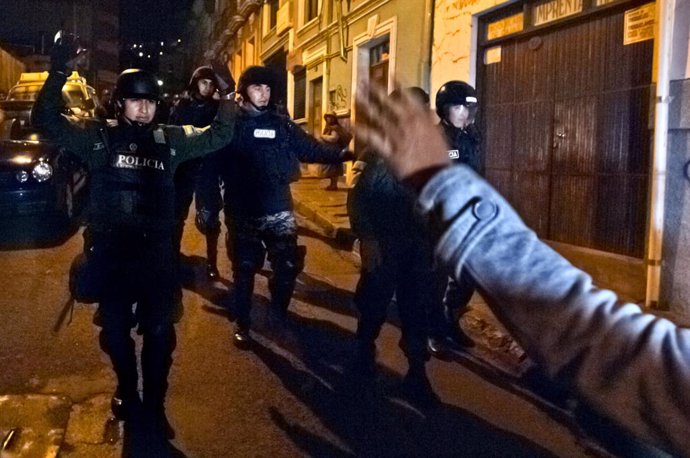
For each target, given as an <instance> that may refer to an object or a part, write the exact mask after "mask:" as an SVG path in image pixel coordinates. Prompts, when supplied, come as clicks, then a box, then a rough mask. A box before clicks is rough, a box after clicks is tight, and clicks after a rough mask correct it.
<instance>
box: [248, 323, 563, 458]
mask: <svg viewBox="0 0 690 458" xmlns="http://www.w3.org/2000/svg"><path fill="white" fill-rule="evenodd" d="M255 330H256V339H255V341H254V343H253V346H252V351H253V352H254V354H255V355H256V356H257V357H258V358H260V359H261V360H262V361H263V363H264V364H265V365H266V367H268V368H269V369H270V370H271V371H272V372H273V373H275V374H276V375H277V376H278V377H279V378H280V379H281V381H282V382H283V384H284V385H285V387H286V388H287V389H288V390H289V391H290V392H291V393H292V394H293V395H294V396H296V397H297V398H299V399H300V400H301V401H302V402H303V403H304V404H305V405H307V406H308V407H309V408H310V409H311V410H312V411H313V412H314V413H315V414H316V415H318V417H319V418H320V420H321V421H322V423H323V425H324V426H325V427H326V428H327V429H328V430H329V431H330V432H331V434H333V435H335V436H336V440H332V439H330V438H327V437H322V436H320V435H318V434H316V433H314V432H312V431H310V430H309V429H310V428H309V427H308V425H304V424H300V422H299V420H297V419H294V418H293V416H292V415H291V414H290V412H281V411H280V410H279V409H277V408H275V407H270V409H271V411H270V414H271V417H272V418H273V420H274V422H275V424H276V426H277V427H279V428H281V429H282V430H283V431H285V433H286V434H287V435H288V436H289V437H290V438H291V439H292V441H293V442H294V443H295V444H296V445H297V446H298V447H300V448H301V449H302V450H303V451H304V453H305V454H306V455H308V456H360V455H364V456H400V455H401V454H403V455H408V456H410V455H411V456H435V455H454V456H473V457H474V456H506V457H507V456H510V457H519V456H525V457H527V456H529V457H535V456H551V454H550V453H549V452H548V451H546V450H545V449H543V448H541V447H540V446H538V445H536V444H533V443H531V442H529V441H527V440H525V439H524V438H521V437H519V436H516V435H514V434H512V433H510V432H507V431H503V430H500V429H498V428H496V427H494V426H492V425H491V424H489V423H487V422H486V421H484V420H482V419H480V418H479V417H477V416H475V415H473V414H472V413H470V412H467V411H465V410H462V409H460V408H457V407H454V406H450V405H445V404H438V405H433V406H428V405H427V406H420V405H417V406H415V405H414V404H413V403H412V402H410V401H408V400H406V399H405V396H404V394H403V391H402V390H401V385H400V382H401V379H400V377H399V376H398V375H397V374H395V373H392V372H388V371H385V370H383V369H382V368H379V371H378V372H379V375H378V377H377V378H376V379H374V380H362V379H361V378H357V377H353V376H351V375H348V371H347V370H345V369H343V368H344V367H345V366H346V365H347V364H346V363H345V361H347V360H348V359H349V354H350V351H352V350H353V349H354V338H353V336H352V334H350V333H349V332H347V331H345V330H343V329H342V328H340V327H337V326H335V325H334V324H332V323H329V322H324V321H319V320H307V319H304V318H301V317H297V316H294V315H293V316H291V318H290V323H289V324H287V325H282V326H281V325H275V324H272V323H271V322H270V321H269V322H264V323H257V324H256V326H255Z"/></svg>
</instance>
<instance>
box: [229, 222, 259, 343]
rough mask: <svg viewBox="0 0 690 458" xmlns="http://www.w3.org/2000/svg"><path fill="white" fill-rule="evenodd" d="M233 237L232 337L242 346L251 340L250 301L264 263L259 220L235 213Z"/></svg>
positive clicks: (232, 226)
mask: <svg viewBox="0 0 690 458" xmlns="http://www.w3.org/2000/svg"><path fill="white" fill-rule="evenodd" d="M230 227H231V229H230V231H229V232H230V238H231V243H230V245H231V247H232V248H231V252H230V253H229V254H230V255H231V256H232V272H233V280H234V285H233V287H234V293H233V295H234V297H233V307H234V310H233V311H232V312H233V314H234V315H235V318H236V326H235V332H234V334H233V340H234V342H235V345H237V346H238V347H240V348H244V347H246V344H247V343H248V342H249V326H250V325H251V317H250V311H251V305H252V295H253V293H254V276H255V275H256V273H257V272H258V271H259V270H260V269H261V266H263V263H264V258H265V256H266V250H265V249H264V246H263V243H262V242H261V239H260V238H259V234H258V228H257V227H256V222H255V221H253V220H252V219H245V218H241V217H233V219H232V221H231V226H230Z"/></svg>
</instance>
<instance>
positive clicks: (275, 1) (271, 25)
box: [266, 0, 280, 30]
mask: <svg viewBox="0 0 690 458" xmlns="http://www.w3.org/2000/svg"><path fill="white" fill-rule="evenodd" d="M266 6H267V7H268V16H267V21H268V29H267V30H273V29H275V28H276V25H277V24H278V8H279V7H280V0H268V2H266Z"/></svg>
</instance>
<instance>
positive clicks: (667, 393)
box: [417, 166, 690, 456]
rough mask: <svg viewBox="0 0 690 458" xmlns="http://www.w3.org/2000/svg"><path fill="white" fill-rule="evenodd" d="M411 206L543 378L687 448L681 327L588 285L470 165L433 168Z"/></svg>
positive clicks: (689, 379) (687, 377) (663, 441)
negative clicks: (541, 370)
mask: <svg viewBox="0 0 690 458" xmlns="http://www.w3.org/2000/svg"><path fill="white" fill-rule="evenodd" d="M417 205H418V210H419V211H420V212H421V213H422V215H423V216H424V217H425V218H426V219H427V220H428V224H429V225H430V226H429V227H430V228H431V230H432V232H433V233H434V235H435V236H436V240H437V244H436V255H437V257H438V258H439V259H440V261H441V263H442V264H443V265H444V266H445V267H446V268H448V269H449V271H452V275H454V276H455V278H459V277H460V272H461V270H462V269H463V268H466V269H468V271H469V273H470V274H471V275H472V277H474V279H475V280H476V282H477V284H478V286H479V289H480V291H481V292H482V295H483V296H484V297H485V298H486V300H487V303H488V304H489V306H490V307H491V309H492V310H493V312H494V313H495V314H496V316H497V317H498V318H499V319H500V320H501V321H502V322H503V324H504V325H505V326H506V328H507V329H508V330H509V331H510V332H511V334H512V335H513V336H514V337H515V338H516V339H517V341H518V342H519V343H520V344H521V345H522V346H523V347H524V348H525V349H526V351H527V353H528V354H529V355H530V357H532V359H534V360H535V361H536V362H537V363H539V364H540V365H541V366H542V367H543V368H544V369H545V370H546V372H547V373H548V374H549V375H550V376H551V377H553V378H554V379H560V380H563V381H566V382H568V383H569V384H570V386H571V387H572V388H573V390H574V391H575V392H576V394H577V395H578V396H580V398H581V399H582V400H583V401H585V402H586V403H587V404H589V405H590V406H591V407H592V408H594V409H596V410H598V411H599V412H600V413H601V414H603V415H605V416H607V417H609V418H610V419H612V420H614V421H615V422H617V423H618V424H619V425H621V426H622V427H624V428H626V429H628V430H629V431H630V432H632V433H633V434H635V435H636V436H638V437H640V438H641V439H643V440H646V441H648V442H650V443H652V444H655V445H657V446H660V447H661V448H664V449H666V450H668V451H671V452H673V453H675V454H679V455H683V456H690V330H688V329H683V328H680V327H678V326H677V325H675V324H674V323H672V322H670V321H668V320H666V319H663V318H658V317H656V316H653V315H651V314H648V313H643V312H642V311H641V309H640V308H639V307H638V306H637V305H635V304H630V303H627V304H626V303H622V302H620V301H619V300H618V298H617V296H616V295H615V294H614V293H613V292H611V291H608V290H603V289H599V288H597V287H596V286H594V285H593V284H592V279H591V277H590V276H589V275H587V274H586V273H584V272H582V271H581V270H579V269H577V268H575V267H573V266H572V265H571V264H570V263H569V262H568V261H566V260H565V259H564V258H563V257H562V256H560V255H559V254H558V253H556V252H555V251H553V250H552V249H551V248H550V247H548V246H547V245H546V244H544V243H543V242H541V241H540V240H539V239H538V238H537V236H536V234H535V233H534V232H533V231H532V230H530V229H529V228H528V227H527V226H525V224H524V223H523V222H522V220H521V219H520V217H519V216H518V215H517V213H516V212H515V211H514V210H513V209H512V208H511V207H510V205H509V204H508V203H507V202H506V201H505V199H503V197H501V196H500V195H499V194H498V193H497V192H496V191H495V190H494V189H493V188H492V187H491V186H489V185H488V184H487V183H486V182H485V181H484V180H483V179H481V178H479V177H478V176H477V175H476V174H475V173H474V172H472V171H471V170H470V169H469V167H466V166H458V167H449V168H446V169H444V170H442V171H441V172H439V173H438V174H436V175H435V176H434V177H433V178H432V179H431V180H430V181H429V182H428V183H427V184H426V186H425V187H424V189H423V190H422V192H421V194H420V196H419V198H418V201H417Z"/></svg>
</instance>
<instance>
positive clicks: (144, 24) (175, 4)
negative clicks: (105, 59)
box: [120, 0, 193, 42]
mask: <svg viewBox="0 0 690 458" xmlns="http://www.w3.org/2000/svg"><path fill="white" fill-rule="evenodd" d="M192 3H193V0H146V1H142V0H120V36H121V37H122V38H123V41H129V42H134V41H158V40H172V39H176V38H178V37H179V36H180V34H181V33H182V30H183V28H184V23H185V21H186V19H187V14H188V12H189V8H190V6H191V4H192Z"/></svg>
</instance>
